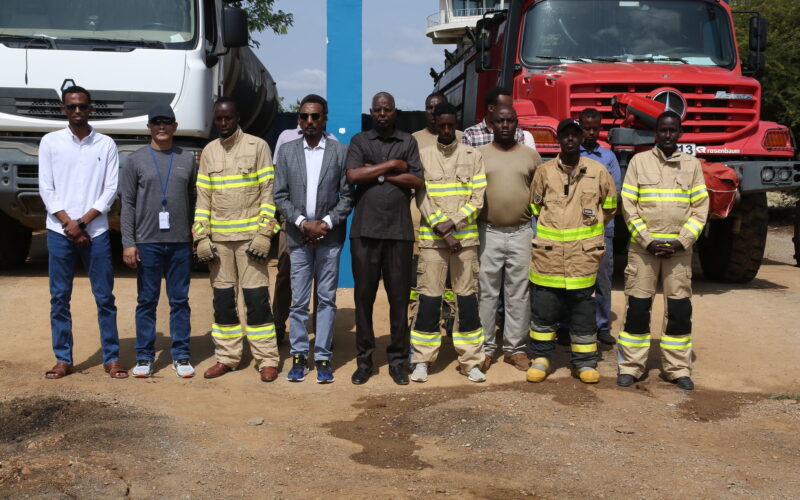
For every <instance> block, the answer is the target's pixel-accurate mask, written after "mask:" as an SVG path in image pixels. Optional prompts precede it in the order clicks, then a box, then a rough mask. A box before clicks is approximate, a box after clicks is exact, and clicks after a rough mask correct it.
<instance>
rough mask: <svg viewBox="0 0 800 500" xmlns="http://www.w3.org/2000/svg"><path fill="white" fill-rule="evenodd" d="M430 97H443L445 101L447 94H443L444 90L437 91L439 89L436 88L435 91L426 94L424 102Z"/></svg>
mask: <svg viewBox="0 0 800 500" xmlns="http://www.w3.org/2000/svg"><path fill="white" fill-rule="evenodd" d="M431 97H439V98H441V99H444V101H445V102H447V96H446V95H444V92H442V91H439V90H437V91H436V92H431V93H430V94H428V97H426V98H425V102H428V99H430V98H431Z"/></svg>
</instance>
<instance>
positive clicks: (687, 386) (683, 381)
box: [671, 377, 694, 391]
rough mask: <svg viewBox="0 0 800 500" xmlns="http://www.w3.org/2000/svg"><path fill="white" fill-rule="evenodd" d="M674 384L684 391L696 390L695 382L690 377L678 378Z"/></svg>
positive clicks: (673, 381)
mask: <svg viewBox="0 0 800 500" xmlns="http://www.w3.org/2000/svg"><path fill="white" fill-rule="evenodd" d="M671 382H672V383H673V384H675V385H677V386H678V387H680V388H681V389H683V390H684V391H693V390H694V382H692V379H690V378H689V377H678V378H676V379H675V380H672V381H671Z"/></svg>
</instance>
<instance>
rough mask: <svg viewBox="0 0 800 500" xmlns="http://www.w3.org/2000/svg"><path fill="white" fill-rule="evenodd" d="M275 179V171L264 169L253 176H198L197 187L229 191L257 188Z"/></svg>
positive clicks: (268, 168) (270, 168)
mask: <svg viewBox="0 0 800 500" xmlns="http://www.w3.org/2000/svg"><path fill="white" fill-rule="evenodd" d="M274 177H275V169H274V168H272V167H271V166H269V167H264V168H262V169H260V170H258V171H257V172H253V173H252V174H238V175H203V174H197V185H198V186H199V187H204V188H207V189H228V188H238V187H245V186H255V185H258V184H260V183H262V182H264V181H266V180H268V179H272V178H274Z"/></svg>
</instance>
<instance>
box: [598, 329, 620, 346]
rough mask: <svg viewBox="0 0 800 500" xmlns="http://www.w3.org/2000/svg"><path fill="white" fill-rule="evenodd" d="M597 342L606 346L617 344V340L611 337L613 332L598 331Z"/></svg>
mask: <svg viewBox="0 0 800 500" xmlns="http://www.w3.org/2000/svg"><path fill="white" fill-rule="evenodd" d="M597 340H598V341H599V342H602V343H604V344H606V345H614V344H616V343H617V339H615V338H614V337H613V336H612V335H611V332H609V331H608V330H600V331H598V332H597Z"/></svg>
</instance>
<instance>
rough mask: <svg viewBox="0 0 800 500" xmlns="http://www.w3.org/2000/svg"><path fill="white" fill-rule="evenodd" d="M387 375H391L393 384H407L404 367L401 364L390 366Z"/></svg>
mask: <svg viewBox="0 0 800 500" xmlns="http://www.w3.org/2000/svg"><path fill="white" fill-rule="evenodd" d="M389 375H391V376H392V380H394V383H395V384H397V385H408V375H406V369H405V368H404V367H403V366H402V365H400V366H390V367H389Z"/></svg>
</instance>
